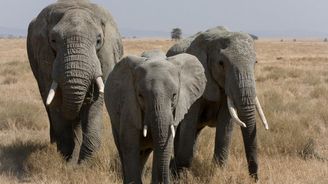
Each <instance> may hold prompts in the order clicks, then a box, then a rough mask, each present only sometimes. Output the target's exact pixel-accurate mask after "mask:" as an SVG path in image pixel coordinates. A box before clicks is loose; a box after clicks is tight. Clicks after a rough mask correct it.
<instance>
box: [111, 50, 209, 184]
mask: <svg viewBox="0 0 328 184" xmlns="http://www.w3.org/2000/svg"><path fill="white" fill-rule="evenodd" d="M143 56H147V57H148V56H150V57H149V58H145V57H134V56H129V57H125V58H124V59H122V61H121V62H119V63H118V64H117V65H116V66H115V68H114V70H113V72H112V73H111V74H110V75H109V77H108V80H107V83H106V87H105V102H106V106H107V109H108V112H109V114H110V117H111V121H112V124H115V123H116V121H120V122H121V124H123V123H129V125H127V126H129V127H133V128H135V129H138V130H140V134H143V136H144V137H152V140H153V148H154V160H156V163H157V164H155V165H156V166H157V167H155V165H154V167H155V168H153V170H156V173H158V174H157V178H153V181H158V182H160V183H161V182H164V183H167V182H166V181H168V180H169V163H170V156H171V153H172V148H173V137H174V134H175V128H176V127H177V126H178V124H179V122H180V121H181V120H182V118H183V117H184V115H185V114H186V113H187V111H188V109H189V108H190V106H191V104H192V103H193V102H194V101H196V100H197V99H198V98H199V97H200V96H201V95H202V93H203V91H204V89H205V83H206V78H205V73H204V69H203V67H202V65H201V63H200V62H199V61H198V59H197V58H196V57H194V56H192V55H189V54H180V55H177V56H174V57H169V58H167V59H166V57H165V55H160V57H157V56H156V55H154V54H143ZM123 119H124V121H123ZM126 121H129V122H126ZM113 126H115V125H113ZM120 131H125V130H120Z"/></svg>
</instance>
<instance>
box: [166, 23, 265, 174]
mask: <svg viewBox="0 0 328 184" xmlns="http://www.w3.org/2000/svg"><path fill="white" fill-rule="evenodd" d="M177 44H179V43H177ZM176 48H179V47H178V46H173V47H172V48H171V49H170V50H169V52H168V54H167V56H171V55H174V54H178V53H179V51H180V50H183V49H176ZM184 50H186V52H187V53H189V54H192V55H194V56H196V57H197V58H198V59H199V60H200V62H201V63H202V65H203V66H204V68H205V73H206V78H207V84H206V89H205V92H204V94H203V96H202V98H200V99H199V100H198V101H197V102H196V103H194V104H193V105H192V107H191V109H190V110H189V112H188V114H187V115H186V116H185V119H184V120H183V122H182V123H181V124H180V126H179V128H178V132H177V138H176V139H175V160H174V162H172V163H175V165H176V169H177V170H178V171H179V170H180V169H181V168H183V167H190V165H191V161H192V157H193V150H194V146H195V143H196V139H197V136H198V135H199V133H200V132H201V130H202V129H203V128H204V127H205V126H210V127H216V135H215V149H214V160H215V161H216V163H218V164H219V165H220V166H223V165H224V164H225V162H226V160H227V157H228V148H229V144H230V141H231V133H232V130H233V124H232V122H236V123H237V124H239V125H241V126H242V128H241V131H242V135H243V140H244V146H245V151H246V158H247V162H248V170H249V173H250V175H251V176H253V177H254V178H255V179H256V180H257V178H258V174H257V173H258V162H257V143H256V122H255V111H256V109H257V110H258V112H259V114H260V117H261V120H262V122H263V123H264V125H265V128H266V129H268V124H267V121H266V119H265V116H264V114H263V111H262V108H261V105H260V103H259V101H258V98H257V97H256V90H255V78H254V67H255V63H256V55H255V49H254V43H253V39H252V38H251V37H250V36H249V35H248V34H244V33H239V32H230V31H228V30H227V29H225V28H224V27H216V28H213V29H209V30H207V31H206V32H203V33H201V34H200V35H198V36H197V37H196V38H195V39H194V40H193V41H192V42H190V44H189V45H188V46H187V48H185V49H184ZM230 120H232V121H230ZM173 168H174V167H173Z"/></svg>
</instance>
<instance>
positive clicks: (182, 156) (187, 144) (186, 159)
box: [171, 101, 201, 174]
mask: <svg viewBox="0 0 328 184" xmlns="http://www.w3.org/2000/svg"><path fill="white" fill-rule="evenodd" d="M200 114H201V103H200V102H199V101H197V102H196V103H194V104H193V105H192V106H191V108H190V110H189V111H188V113H187V114H186V115H185V118H184V120H183V121H182V122H181V123H180V125H179V126H178V129H177V133H176V135H177V136H176V138H175V140H174V159H173V160H172V161H171V170H172V173H175V174H178V173H179V172H180V171H181V170H182V169H183V168H189V167H190V166H191V162H192V158H193V157H194V152H195V151H194V150H195V144H196V141H197V137H198V135H199V133H200V131H201V129H198V124H199V123H200Z"/></svg>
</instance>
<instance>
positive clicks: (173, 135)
mask: <svg viewBox="0 0 328 184" xmlns="http://www.w3.org/2000/svg"><path fill="white" fill-rule="evenodd" d="M171 132H172V137H173V139H174V137H175V129H174V125H171Z"/></svg>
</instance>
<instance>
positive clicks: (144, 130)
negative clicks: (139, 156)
mask: <svg viewBox="0 0 328 184" xmlns="http://www.w3.org/2000/svg"><path fill="white" fill-rule="evenodd" d="M147 129H148V127H147V125H144V127H143V136H144V137H147Z"/></svg>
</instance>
